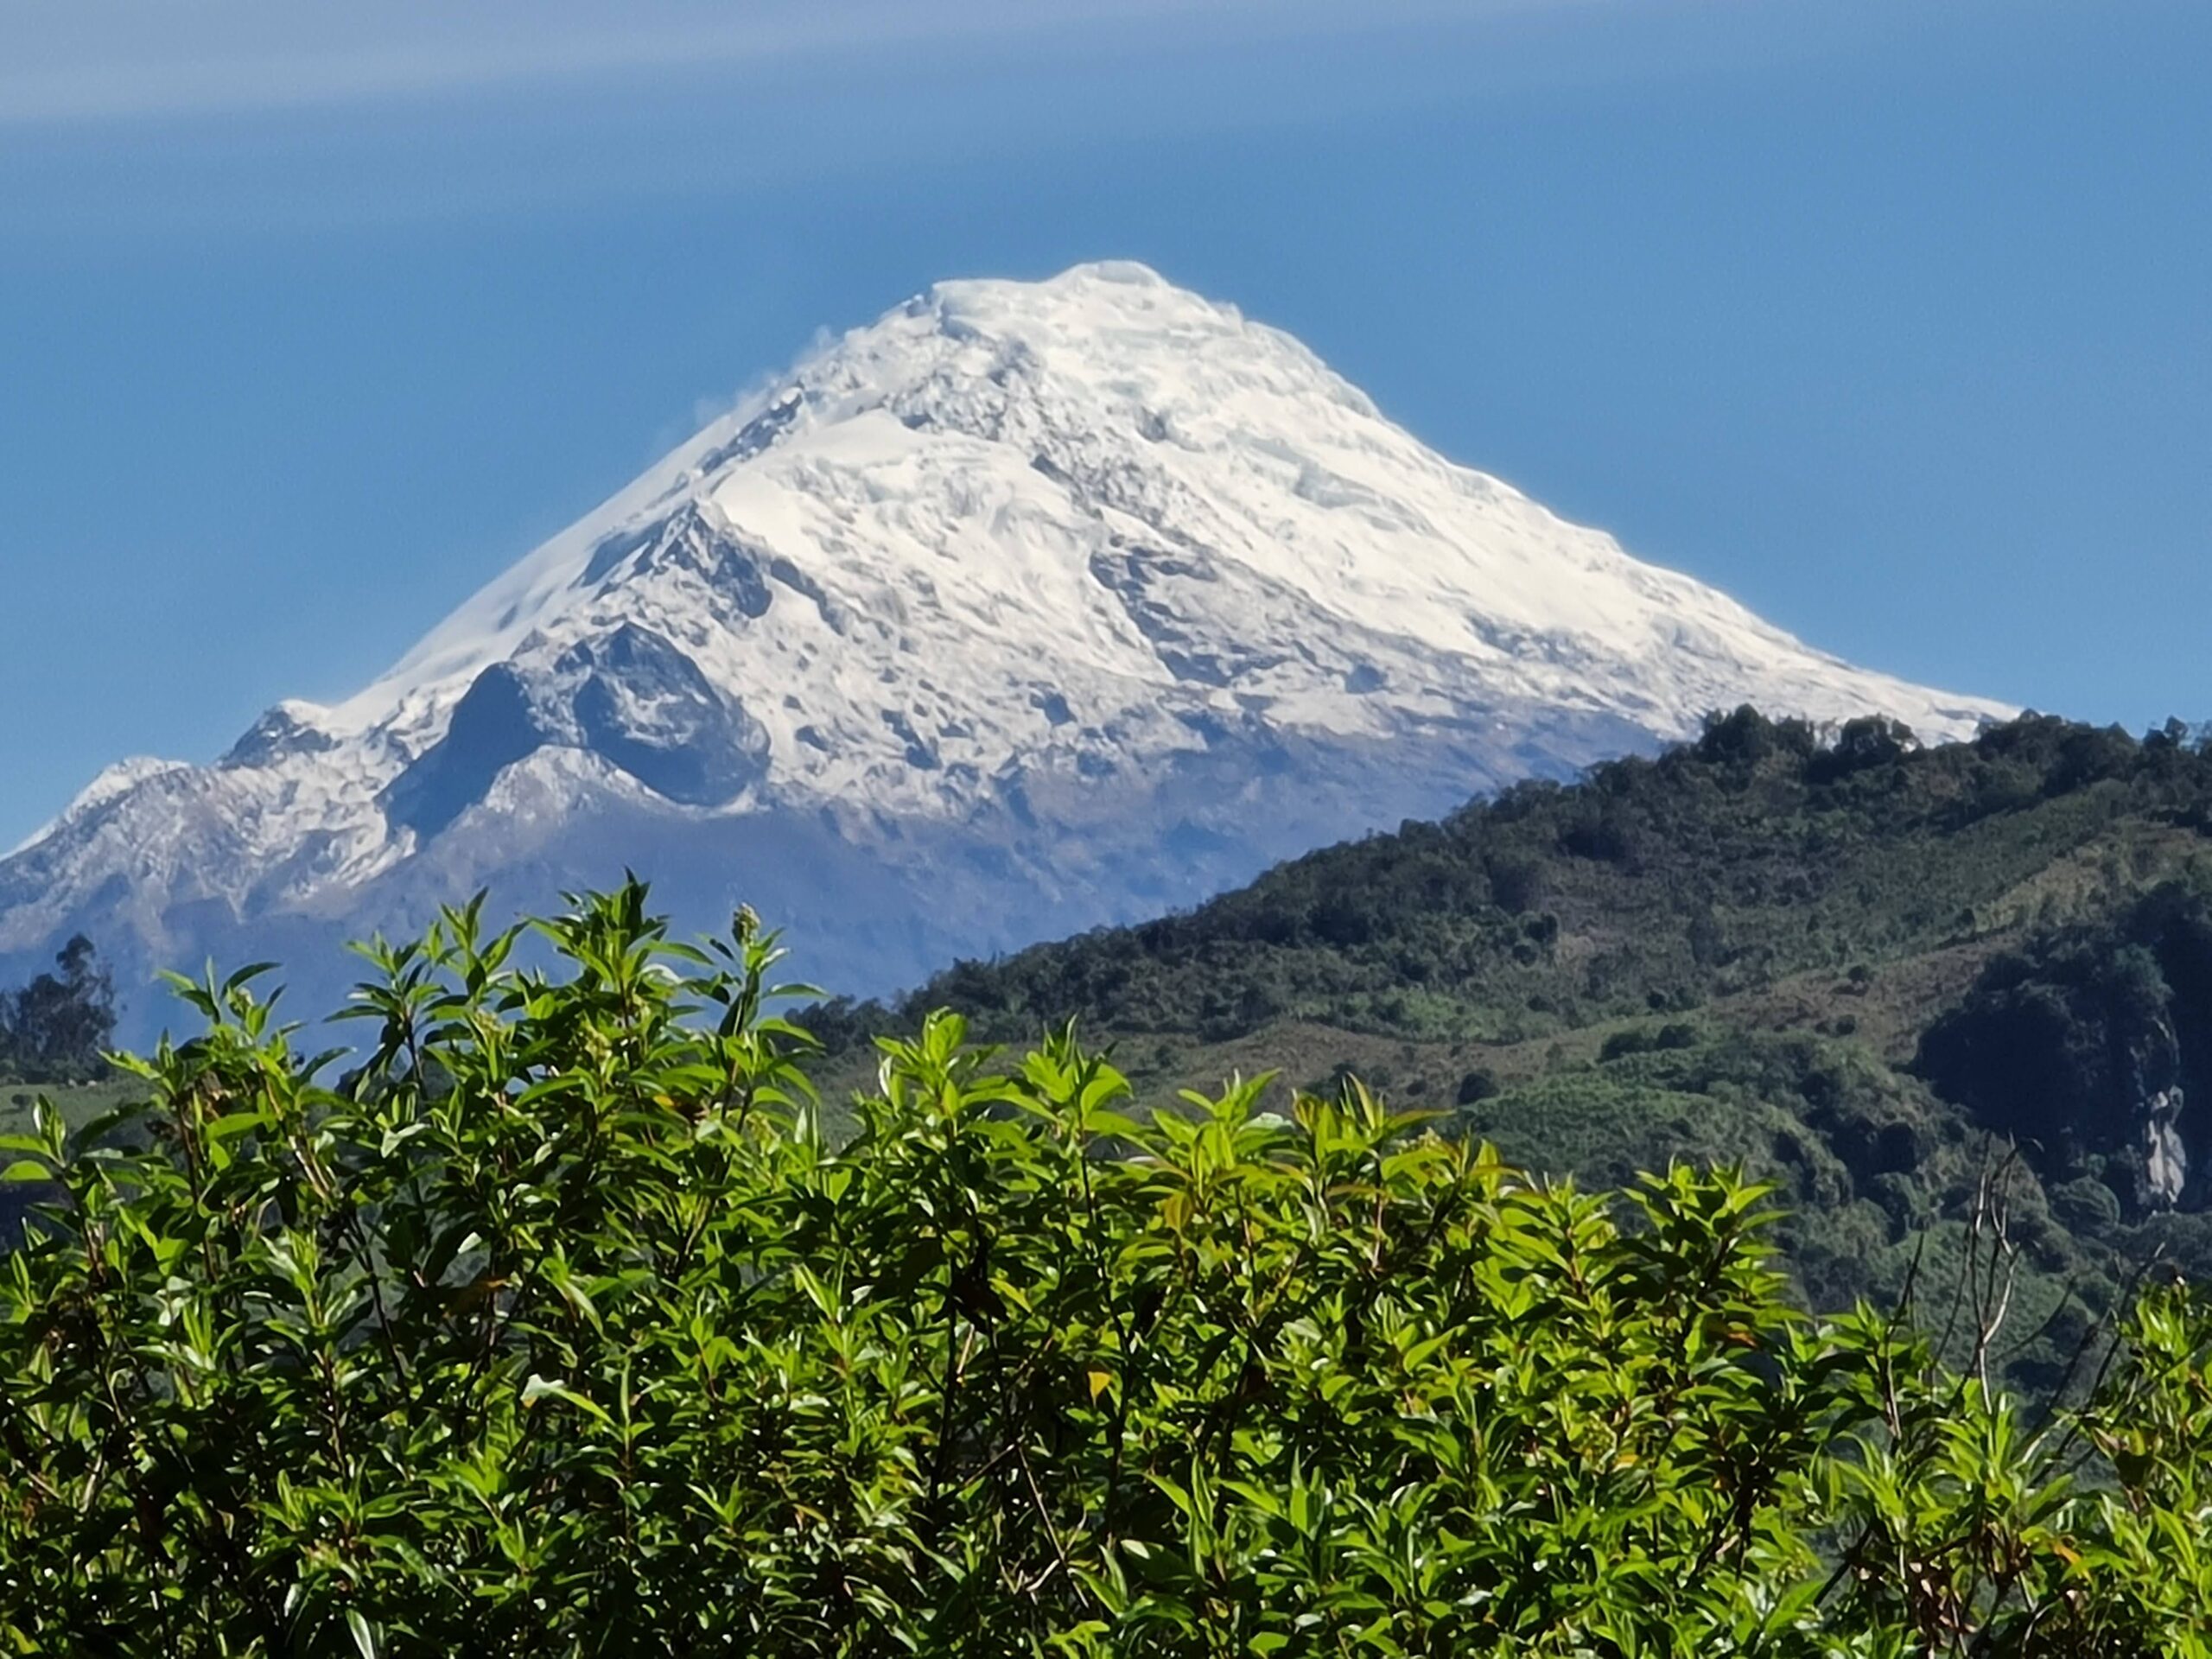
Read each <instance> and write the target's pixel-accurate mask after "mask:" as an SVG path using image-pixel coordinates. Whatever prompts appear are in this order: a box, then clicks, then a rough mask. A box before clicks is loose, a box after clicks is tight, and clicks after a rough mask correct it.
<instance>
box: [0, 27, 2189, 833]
mask: <svg viewBox="0 0 2212 1659" xmlns="http://www.w3.org/2000/svg"><path fill="white" fill-rule="evenodd" d="M525 11H526V13H527V16H526V18H525ZM618 15H619V16H620V23H619V25H617V24H613V23H609V22H603V21H601V20H602V19H608V18H614V17H616V16H618ZM1040 16H1043V17H1046V18H1049V19H1050V21H1049V22H1040V21H1039V17H1040ZM1093 257H1135V258H1141V259H1144V260H1146V261H1148V262H1150V263H1151V264H1155V265H1157V266H1158V267H1160V269H1161V270H1163V271H1165V272H1166V274H1168V275H1169V276H1170V277H1173V278H1174V279H1176V280H1178V281H1179V282H1182V283H1186V284H1188V285H1190V286H1192V287H1196V288H1198V289H1202V290H1204V291H1205V292H1207V293H1209V294H1211V295H1214V296H1217V297H1222V298H1226V299H1230V300H1233V301H1235V302H1237V303H1238V304H1240V305H1242V306H1243V307H1244V308H1245V309H1246V310H1248V311H1249V312H1250V313H1252V314H1253V315H1257V316H1259V317H1262V318H1263V319H1265V320H1267V321H1272V322H1275V323H1278V324H1280V325H1281V326H1283V327H1287V328H1289V329H1291V330H1293V331H1294V332H1295V333H1297V334H1300V336H1301V337H1303V338H1304V339H1305V340H1306V341H1307V342H1308V343H1309V344H1311V345H1312V346H1314V347H1315V348H1316V349H1317V350H1318V351H1319V352H1320V353H1321V354H1322V355H1323V356H1324V357H1325V358H1326V359H1329V360H1330V361H1331V362H1332V364H1334V365H1336V366H1337V367H1338V368H1339V369H1341V370H1342V371H1344V372H1345V373H1346V374H1348V375H1349V376H1350V377H1351V378H1353V379H1354V380H1356V381H1357V382H1358V383H1360V384H1361V385H1363V386H1364V387H1365V388H1366V389H1367V390H1368V391H1370V392H1372V393H1373V394H1374V395H1375V397H1376V398H1377V400H1378V401H1379V402H1380V403H1381V404H1383V407H1384V408H1385V409H1386V410H1389V412H1390V413H1391V414H1393V415H1394V416H1396V417H1397V418H1398V419H1400V420H1401V421H1402V422H1403V423H1406V424H1407V425H1408V426H1409V427H1411V428H1412V429H1414V431H1416V432H1418V433H1419V434H1421V435H1422V436H1423V437H1425V438H1426V439H1427V440H1428V441H1429V442H1432V443H1433V444H1434V445H1436V446H1437V447H1438V448H1440V449H1442V450H1444V451H1445V452H1446V453H1447V454H1451V455H1452V456H1454V457H1455V458H1457V459H1459V460H1462V461H1467V462H1470V463H1471V464H1473V465H1476V466H1479V467H1484V468H1486V469H1488V470H1491V471H1492V472H1496V473H1498V474H1502V475H1503V476H1504V477H1506V478H1508V479H1510V480H1513V481H1514V482H1516V484H1519V485H1520V486H1522V487H1524V488H1526V489H1528V490H1529V491H1530V492H1531V493H1535V494H1536V495H1537V496H1539V497H1540V498H1541V499H1545V500H1546V501H1548V502H1549V503H1550V504H1551V505H1554V506H1555V507H1557V508H1558V509H1560V511H1561V512H1566V513H1567V514H1569V515H1570V516H1573V517H1575V518H1580V519H1583V520H1585V521H1588V522H1592V523H1596V524H1603V525H1605V526H1606V527H1607V528H1609V529H1611V530H1613V531H1616V532H1617V533H1618V535H1619V536H1620V537H1622V539H1623V540H1624V543H1626V544H1627V545H1628V546H1629V547H1630V549H1631V550H1634V551H1637V552H1638V553H1640V554H1642V555H1643V556H1647V557H1650V558H1654V559H1657V560H1660V561H1662V562H1664V563H1669V564H1673V565H1675V566H1678V567H1680V568H1682V569H1688V570H1690V571H1693V572H1694V573H1695V574H1697V575H1700V576H1702V577H1705V578H1707V580H1710V581H1713V582H1716V583H1718V584H1719V585H1720V586H1722V587H1724V588H1727V589H1729V590H1730V591H1731V592H1732V593H1734V594H1737V595H1738V596H1739V597H1740V598H1742V599H1744V600H1745V601H1746V602H1748V603H1750V604H1751V606H1753V607H1754V608H1756V609H1758V610H1759V611H1761V612H1763V613H1765V614H1767V615H1768V616H1770V617H1771V618H1773V619H1774V620H1777V621H1779V622H1781V623H1782V624H1783V625H1784V626H1789V627H1791V628H1793V629H1795V630H1796V631H1797V632H1801V633H1802V634H1804V635H1806V636H1807V637H1808V638H1809V639H1813V640H1815V642H1817V643H1819V644H1821V645H1825V646H1827V647H1828V648H1831V649H1834V650H1836V651H1838V652H1841V653H1843V654H1845V655H1847V656H1849V657H1852V658H1856V659H1859V660H1861V661H1864V662H1866V663H1867V664H1872V665H1874V666H1878V667H1881V668H1884V669H1887V670H1891V671H1896V672H1898V673H1902V674H1906V675H1909V676H1911V677H1915V678H1918V679H1923V680H1926V681H1929V682H1932V683H1939V684H1943V685H1947V686H1950V687H1954V688H1956V689H1960V690H1971V691H1976V692H1982V693H1986V694H1988V695H1992V696H2005V697H2009V698H2012V699H2014V700H2017V701H2019V702H2027V703H2031V704H2034V705H2037V706H2039V707H2044V708H2050V709H2058V710H2061V711H2063V712H2067V713H2072V714H2077V715H2083V716H2086V717H2091V718H2095V719H2099V720H2119V721H2126V722H2127V723H2128V724H2130V725H2133V726H2142V725H2145V724H2147V723H2150V722H2152V721H2157V720H2160V719H2163V718H2164V717H2165V716H2166V715H2169V714H2180V715H2185V716H2188V717H2190V718H2212V677H2209V676H2207V675H2206V673H2205V672H2204V671H2203V668H2202V664H2203V662H2204V660H2205V653H2204V651H2203V648H2202V637H2203V634H2204V632H2205V630H2206V626H2207V620H2208V619H2212V7H2208V6H2206V5H2204V4H2202V0H2094V3H2087V0H2085V3H2070V4H2062V3H2044V0H2006V3H2003V4H1997V3H1982V0H1949V3H1927V0H1920V3H1914V4H1910V5H1906V4H1902V3H1891V0H1853V3H1851V4H1849V5H1842V4H1825V3H1822V4H1815V3H1813V0H1697V3H1690V0H1681V3H1676V0H1516V3H1485V0H1459V3H1453V4H1442V3H1435V4H1425V3H1421V0H1403V3H1399V0H1363V3H1359V4H1357V5H1355V4H1351V3H1338V0H1277V3H1274V4H1270V5H1261V4H1258V3H1256V0H1254V3H1241V0H1181V3H1173V4H1171V3H1168V0H1069V3H1067V4H1065V6H1062V7H1056V8H1052V9H1042V8H1039V7H1036V6H1034V5H1033V4H1024V5H1016V4H1013V3H1000V0H943V3H937V4H931V5H920V4H916V3H913V0H900V3H891V0H811V3H805V4H801V3H796V0H792V3H785V0H760V3H755V4H752V5H747V6H733V5H729V4H726V3H721V4H712V5H709V4H708V3H705V0H698V3H691V0H636V3H634V4H632V5H630V6H626V7H624V8H622V9H620V12H619V14H618V13H617V11H616V10H615V9H612V8H606V7H603V6H588V5H584V4H582V3H566V0H550V3H549V0H538V3H536V4H533V5H531V6H529V7H528V8H524V7H522V6H520V5H519V4H518V3H501V4H484V5H479V6H473V7H469V8H450V7H441V6H431V5H427V4H423V5H417V4H415V3H412V0H388V3H385V4H380V5H378V6H377V7H360V8H351V9H343V10H341V9H338V8H321V7H318V8H303V7H298V6H296V5H278V4H275V3H263V0H207V3H205V4H202V5H195V6H193V7H178V6H175V5H174V4H169V3H161V0H82V3H79V4H76V5H72V6H69V7H46V6H34V5H29V4H22V3H18V0H0V846H4V845H6V844H8V843H10V842H12V841H14V840H15V839H16V837H17V836H20V835H22V834H23V833H25V832H27V831H28V830H29V829H31V828H32V827H33V826H34V825H35V823H38V822H39V821H40V820H41V819H42V818H44V817H47V816H48V815H49V814H50V813H51V812H53V811H54V810H56V809H57V808H59V807H60V805H61V804H63V802H65V801H66V800H67V798H68V797H69V795H70V794H72V793H73V791H75V790H76V789H77V788H78V787H79V785H82V784H83V783H84V782H85V781H86V780H87V779H89V778H90V777H91V776H92V773H93V772H96V771H97V770H99V767H100V766H103V765H105V764H106V763H107V762H108V761H110V760H114V759H117V758H118V757H120V756H122V755H124V754H128V753H162V754H172V755H175V756H178V757H181V758H184V759H189V760H197V759H206V758H208V757H210V756H212V755H213V754H214V753H219V751H220V750H221V749H222V748H224V747H226V746H227V744H228V743H229V741H231V739H232V737H234V736H235V735H236V734H237V733H238V731H239V730H241V729H242V728H244V727H245V725H246V724H247V723H248V721H251V719H252V717H253V716H254V715H255V714H257V712H258V711H259V710H260V709H262V708H264V707H265V706H266V705H267V704H268V703H270V702H273V701H274V700H276V699H277V698H278V697H280V696H307V697H311V698H327V697H333V696H340V695H343V694H344V693H346V692H347V691H350V690H353V689H354V688H355V687H357V686H358V685H359V683H362V682H363V681H365V679H367V678H368V677H371V676H372V675H373V674H374V673H375V672H376V671H378V670H379V669H381V668H382V667H383V666H385V664H387V663H388V662H389V661H390V660H391V658H394V657H396V656H397V654H398V653H399V652H401V651H402V650H403V649H404V647H405V646H406V645H408V644H409V643H410V641H411V640H412V639H413V638H414V637H415V636H416V634H417V633H419V632H422V631H423V629H424V628H426V627H427V626H429V624H431V623H432V622H434V621H435V620H437V619H438V618H439V617H440V616H441V615H442V614H443V613H444V612H445V611H446V610H447V609H448V607H450V606H451V605H453V604H454V602H456V601H459V600H460V599H461V598H462V597H464V596H465V595H466V594H467V593H468V592H469V591H470V590H471V589H473V588H474V587H475V586H476V585H478V584H479V583H480V582H482V581H484V580H485V579H486V578H488V577H489V576H491V575H493V574H495V573H496V572H497V571H498V570H499V569H502V568H503V567H504V566H505V564H507V563H510V562H511V561H512V559H513V558H515V557H517V556H519V555H520V554H521V553H523V552H524V551H525V550H527V549H528V548H529V547H530V546H531V544H532V543H534V542H535V541H537V539H538V538H540V537H543V536H544V535H546V534H548V533H550V532H551V531H554V530H556V529H557V528H559V527H560V526H561V525H562V524H564V523H565V522H567V521H568V520H569V519H570V518H573V517H574V516H575V514H577V513H578V512H582V510H584V509H585V508H587V507H588V506H589V505H592V504H593V503H594V501H595V500H597V499H599V498H600V497H601V496H602V495H604V494H605V493H607V492H608V491H609V490H611V489H613V487H615V486H618V485H619V484H620V483H621V482H622V481H624V480H626V478H627V477H628V476H629V475H630V474H632V473H633V472H634V471H635V470H636V469H637V468H638V467H640V466H641V465H643V464H644V463H645V461H649V460H650V459H652V457H653V456H654V455H655V454H658V452H659V451H660V450H662V449H663V448H665V447H667V446H668V445H669V444H671V443H672V442H675V441H676V440H677V438H679V437H681V436H682V435H684V434H685V433H686V432H687V431H689V430H690V429H691V428H692V426H693V425H695V424H696V421H697V420H698V419H699V418H700V416H702V413H704V412H707V411H709V410H712V409H713V408H714V407H715V406H716V405H717V404H721V403H723V402H726V401H727V400H728V397H730V396H731V395H732V394H733V393H734V391H736V390H737V389H738V388H739V387H740V386H741V385H745V384H746V383H747V382H749V381H751V380H752V379H753V378H756V377H757V376H758V375H760V373H762V372H766V371H769V370H771V369H772V368H773V367H774V366H775V365H778V364H779V363H780V362H782V361H784V360H785V359H789V358H790V357H791V356H792V355H794V354H795V353H797V352H798V351H799V350H800V349H802V348H803V347H804V346H805V345H806V344H807V343H808V341H809V340H810V337H811V336H812V335H813V334H815V333H816V331H817V330H818V329H822V328H825V327H826V328H832V329H834V328H840V327H846V326H849V325H851V324H854V323H856V322H860V321H866V320H867V319H868V318H869V317H872V316H873V315H875V314H876V313H877V312H879V311H880V310H882V309H884V308H887V307H888V306H890V305H892V304H893V303H895V302H898V301H899V300H900V299H902V298H903V297H905V296H906V295H908V294H910V293H912V292H913V291H915V290H916V289H919V288H921V287H923V286H924V285H925V284H926V283H929V282H930V281H931V280H933V279H935V278H937V277H948V276H966V275H979V274H1004V275H1014V276H1042V275H1045V274H1047V273H1049V272H1051V271H1052V270H1057V269H1059V268H1060V267H1062V266H1065V265H1066V264H1071V263H1073V262H1075V261H1077V260H1079V259H1085V258H1093Z"/></svg>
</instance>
